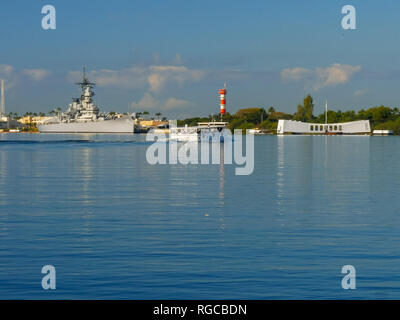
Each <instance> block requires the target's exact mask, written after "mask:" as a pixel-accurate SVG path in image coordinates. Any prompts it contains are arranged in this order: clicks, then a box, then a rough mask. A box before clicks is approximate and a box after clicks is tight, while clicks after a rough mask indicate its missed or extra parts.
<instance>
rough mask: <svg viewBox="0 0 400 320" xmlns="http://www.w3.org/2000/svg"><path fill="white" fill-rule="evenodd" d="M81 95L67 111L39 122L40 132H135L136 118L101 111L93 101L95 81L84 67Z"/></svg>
mask: <svg viewBox="0 0 400 320" xmlns="http://www.w3.org/2000/svg"><path fill="white" fill-rule="evenodd" d="M77 85H79V86H80V87H81V90H82V92H81V97H80V98H73V99H72V103H71V104H70V105H69V106H68V109H67V111H66V112H65V113H61V114H60V115H58V116H56V117H53V118H50V119H48V120H46V121H44V122H43V123H41V124H38V125H37V127H38V130H39V132H44V133H133V132H134V119H133V117H132V116H129V115H126V116H125V115H124V116H122V117H116V116H115V115H111V114H109V113H104V112H99V108H98V107H97V106H96V105H95V104H94V103H93V99H92V97H93V96H94V92H93V88H94V86H95V83H94V82H90V81H89V80H88V79H87V78H86V75H85V69H83V79H82V82H79V83H77Z"/></svg>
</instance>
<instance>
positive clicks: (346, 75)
mask: <svg viewBox="0 0 400 320" xmlns="http://www.w3.org/2000/svg"><path fill="white" fill-rule="evenodd" d="M360 70H361V66H352V65H348V64H340V63H335V64H333V65H332V66H330V67H326V68H320V67H317V68H315V69H314V70H312V69H306V68H300V67H296V68H287V69H283V70H282V72H281V78H282V80H284V81H305V82H306V84H308V85H311V86H312V87H313V89H314V90H316V91H317V90H319V89H321V88H324V87H329V86H336V85H339V84H345V83H347V82H349V81H350V79H351V77H352V76H353V75H354V74H355V73H356V72H359V71H360Z"/></svg>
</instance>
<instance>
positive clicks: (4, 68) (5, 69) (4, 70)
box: [0, 64, 14, 77]
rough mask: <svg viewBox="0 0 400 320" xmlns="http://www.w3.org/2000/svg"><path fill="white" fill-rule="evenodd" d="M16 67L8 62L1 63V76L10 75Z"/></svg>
mask: <svg viewBox="0 0 400 320" xmlns="http://www.w3.org/2000/svg"><path fill="white" fill-rule="evenodd" d="M13 70H14V68H13V67H12V66H10V65H8V64H0V76H3V77H4V76H10V75H11V74H12V73H13Z"/></svg>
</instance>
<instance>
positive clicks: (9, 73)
mask: <svg viewBox="0 0 400 320" xmlns="http://www.w3.org/2000/svg"><path fill="white" fill-rule="evenodd" d="M0 79H2V80H4V81H5V88H6V90H8V89H10V88H12V87H14V85H15V84H16V83H17V75H16V73H15V71H14V68H13V66H11V65H8V64H0Z"/></svg>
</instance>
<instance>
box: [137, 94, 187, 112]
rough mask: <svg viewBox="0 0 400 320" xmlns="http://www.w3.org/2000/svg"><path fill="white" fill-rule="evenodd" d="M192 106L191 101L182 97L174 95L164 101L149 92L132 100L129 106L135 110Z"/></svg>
mask: <svg viewBox="0 0 400 320" xmlns="http://www.w3.org/2000/svg"><path fill="white" fill-rule="evenodd" d="M190 106H193V103H192V102H190V101H187V100H183V99H177V98H174V97H171V98H168V99H166V100H165V101H161V100H160V99H157V98H155V97H154V96H153V95H152V94H150V93H149V92H146V93H145V94H144V96H143V97H142V98H141V99H140V100H139V101H138V102H132V103H131V107H132V108H133V109H134V110H135V111H144V110H161V111H162V110H164V111H165V110H173V109H183V108H187V107H190Z"/></svg>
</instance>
